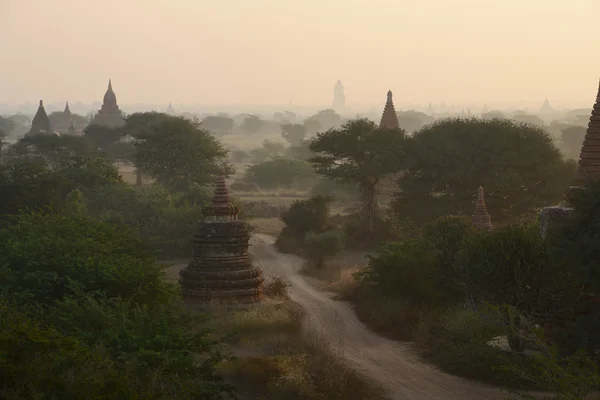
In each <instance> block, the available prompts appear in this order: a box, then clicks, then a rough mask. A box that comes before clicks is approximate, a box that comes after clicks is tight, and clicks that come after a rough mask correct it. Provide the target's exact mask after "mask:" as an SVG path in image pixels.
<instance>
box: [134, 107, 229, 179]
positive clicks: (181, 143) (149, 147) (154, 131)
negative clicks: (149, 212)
mask: <svg viewBox="0 0 600 400" xmlns="http://www.w3.org/2000/svg"><path fill="white" fill-rule="evenodd" d="M134 115H135V114H134ZM136 117H137V116H136ZM139 117H140V118H141V117H142V116H139ZM150 117H151V119H153V118H154V117H155V116H153V115H150ZM129 118H131V116H130V117H129ZM129 118H128V124H129ZM136 126H138V127H139V129H138V130H136V133H135V137H136V141H135V143H134V146H135V149H136V154H135V156H134V159H135V164H136V166H137V167H138V168H140V169H141V170H142V171H144V172H145V173H148V174H149V175H150V176H152V177H153V178H154V179H156V181H157V182H158V183H160V184H163V185H165V186H167V187H169V188H172V189H185V188H189V187H190V185H192V184H198V185H204V184H207V183H210V182H212V179H213V178H214V175H215V174H216V173H217V172H218V170H219V168H220V165H221V164H222V163H223V162H224V160H225V159H226V157H227V155H228V152H227V150H226V149H225V148H224V147H223V146H222V145H221V143H220V142H219V141H217V140H216V139H215V138H214V137H213V136H212V135H211V134H210V133H209V132H207V131H205V130H203V129H201V128H200V124H199V123H198V122H195V121H190V120H188V119H185V118H182V117H171V116H167V117H165V118H163V117H162V116H161V117H160V118H159V119H158V120H155V121H148V122H147V123H141V124H139V125H138V124H136ZM228 171H229V172H231V169H230V168H229V167H228Z"/></svg>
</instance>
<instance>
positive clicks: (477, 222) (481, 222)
mask: <svg viewBox="0 0 600 400" xmlns="http://www.w3.org/2000/svg"><path fill="white" fill-rule="evenodd" d="M471 222H472V223H473V226H474V227H475V228H477V229H480V230H482V231H491V230H492V229H494V226H493V225H492V218H491V217H490V214H489V213H488V210H487V207H486V206H485V199H484V197H483V187H482V186H479V190H478V192H477V202H476V203H475V211H474V212H473V216H471Z"/></svg>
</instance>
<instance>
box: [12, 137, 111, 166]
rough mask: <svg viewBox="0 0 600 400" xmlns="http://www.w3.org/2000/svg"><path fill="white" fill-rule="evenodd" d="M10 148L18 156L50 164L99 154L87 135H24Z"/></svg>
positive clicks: (53, 164) (54, 164)
mask: <svg viewBox="0 0 600 400" xmlns="http://www.w3.org/2000/svg"><path fill="white" fill-rule="evenodd" d="M12 150H13V152H14V154H15V155H17V156H19V157H22V158H27V159H29V160H30V161H41V162H44V163H48V164H49V165H50V166H56V165H58V164H60V163H62V162H63V161H64V160H67V159H69V158H71V157H74V156H83V157H97V156H98V155H99V154H100V153H99V151H98V149H97V147H96V145H95V143H94V142H93V141H92V140H90V139H89V138H88V137H85V136H72V135H55V134H44V135H30V136H24V137H22V138H21V139H19V140H18V141H17V143H15V144H14V145H12Z"/></svg>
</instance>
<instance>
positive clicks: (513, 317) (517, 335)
mask: <svg viewBox="0 0 600 400" xmlns="http://www.w3.org/2000/svg"><path fill="white" fill-rule="evenodd" d="M506 316H507V318H508V321H509V324H510V326H511V328H512V329H514V332H513V333H510V334H509V335H508V337H507V340H508V346H509V347H510V349H511V350H512V351H513V352H515V353H523V351H524V350H525V340H524V339H523V335H522V332H521V316H520V315H518V314H514V313H512V312H510V310H507V311H506Z"/></svg>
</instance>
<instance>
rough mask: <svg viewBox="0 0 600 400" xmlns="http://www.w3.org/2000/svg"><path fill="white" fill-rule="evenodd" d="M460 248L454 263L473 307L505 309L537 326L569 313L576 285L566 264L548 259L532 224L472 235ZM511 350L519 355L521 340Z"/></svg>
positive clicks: (575, 297) (544, 247)
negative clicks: (534, 322)
mask: <svg viewBox="0 0 600 400" xmlns="http://www.w3.org/2000/svg"><path fill="white" fill-rule="evenodd" d="M463 244H464V247H463V249H462V251H461V252H460V254H459V256H458V265H459V266H460V269H461V271H460V273H461V276H462V277H461V280H462V284H463V285H464V288H465V290H466V292H467V294H468V296H469V298H471V299H473V301H474V302H475V304H481V302H487V303H491V304H494V305H506V306H509V307H512V308H514V310H515V311H516V312H517V313H518V314H519V315H523V316H524V317H525V318H526V319H527V320H531V321H540V322H541V321H550V320H553V319H554V318H556V317H562V316H564V315H565V314H566V315H571V314H572V313H573V311H574V307H575V305H576V300H577V298H578V296H579V286H578V285H577V284H576V282H575V281H574V279H573V276H572V273H571V271H570V266H568V265H567V264H566V263H565V262H564V261H563V260H560V259H557V258H556V257H553V256H552V253H551V252H550V251H549V248H548V243H546V242H545V241H544V240H543V239H542V238H541V236H540V231H539V226H538V225H537V224H530V225H525V226H509V227H506V228H502V229H498V230H496V231H493V232H491V233H483V234H479V235H474V236H471V237H470V238H469V239H468V240H465V241H464V242H463ZM515 324H518V322H515ZM512 346H513V343H511V347H512ZM514 346H517V347H512V348H513V349H515V350H518V351H521V350H522V347H521V348H519V347H518V346H522V341H520V340H519V341H518V342H517V343H516V344H515V345H514Z"/></svg>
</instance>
